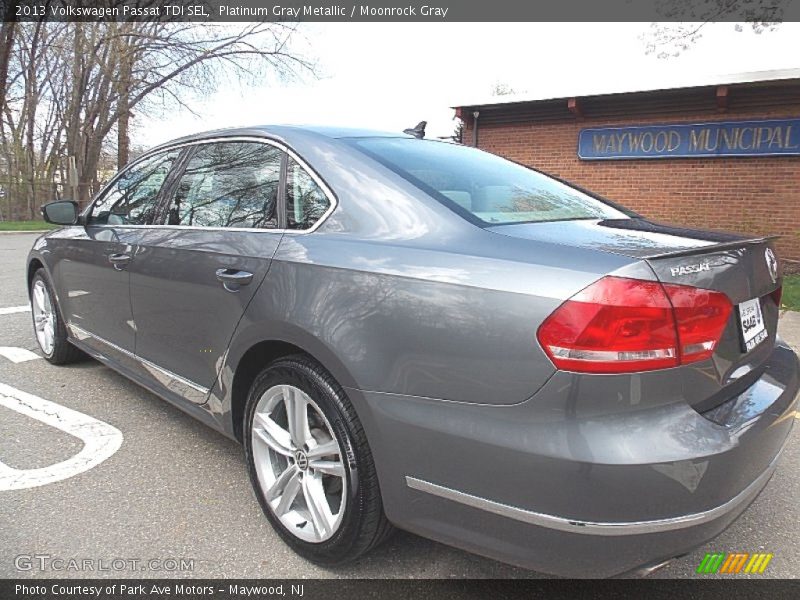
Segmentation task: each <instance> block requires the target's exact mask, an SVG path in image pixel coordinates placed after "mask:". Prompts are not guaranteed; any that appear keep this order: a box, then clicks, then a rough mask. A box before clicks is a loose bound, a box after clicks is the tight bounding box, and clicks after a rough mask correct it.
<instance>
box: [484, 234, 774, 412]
mask: <svg viewBox="0 0 800 600" xmlns="http://www.w3.org/2000/svg"><path fill="white" fill-rule="evenodd" d="M489 229H490V230H492V231H494V232H495V233H500V234H503V235H511V236H514V237H523V238H528V239H534V240H537V241H541V242H550V243H553V244H569V245H575V246H579V247H583V248H587V249H594V250H597V251H602V252H612V253H615V254H621V255H625V256H629V257H631V258H635V259H639V260H642V261H643V262H645V263H646V264H647V265H649V266H650V268H651V269H652V271H653V272H654V273H655V275H656V277H657V278H658V280H659V281H661V282H662V283H665V284H678V285H686V286H693V287H698V288H704V289H710V290H715V291H718V292H722V293H724V294H725V295H726V296H727V297H728V299H729V300H730V301H731V303H732V305H733V310H732V312H731V315H730V318H729V320H728V323H727V325H726V327H725V330H724V332H723V335H722V338H721V339H720V341H719V343H718V344H717V346H716V347H715V351H714V354H713V356H712V359H711V360H710V361H705V362H703V363H697V364H696V365H689V366H687V369H688V371H694V374H691V373H689V374H687V375H685V377H686V381H687V397H688V398H689V399H690V403H692V404H693V406H695V407H696V408H698V410H704V409H710V408H713V406H714V405H716V404H719V403H720V402H721V401H724V400H725V399H726V398H728V397H730V396H731V395H732V394H733V393H735V392H736V388H737V387H741V388H742V389H744V388H745V387H747V384H748V382H750V381H751V380H754V379H755V378H756V377H758V376H759V375H760V374H761V371H762V369H761V367H762V366H763V364H764V363H765V362H766V360H767V358H768V357H769V355H770V353H771V351H772V348H773V347H774V344H775V337H776V334H777V324H778V312H779V311H778V304H777V302H776V290H777V289H778V288H779V287H780V284H781V276H780V267H779V265H778V262H777V259H776V258H775V251H774V248H773V238H766V237H756V238H747V237H742V236H738V235H735V234H728V233H718V232H708V231H698V230H691V229H683V228H678V227H673V226H669V225H662V224H659V223H653V222H650V221H647V220H645V219H641V218H632V219H615V220H605V221H598V220H577V221H558V222H545V223H527V224H515V225H503V226H495V227H491V228H489ZM759 313H760V319H759V318H758V316H759ZM762 326H763V332H762V331H761V327H762ZM687 369H684V371H686V370H687ZM709 376H713V379H714V380H715V382H716V385H715V386H707V385H705V383H703V380H704V379H705V380H706V381H708V379H709ZM692 398H694V399H695V400H694V401H692Z"/></svg>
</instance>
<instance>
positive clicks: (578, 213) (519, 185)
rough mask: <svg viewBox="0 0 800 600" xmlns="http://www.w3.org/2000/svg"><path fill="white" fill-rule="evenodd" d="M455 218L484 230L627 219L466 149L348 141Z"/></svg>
mask: <svg viewBox="0 0 800 600" xmlns="http://www.w3.org/2000/svg"><path fill="white" fill-rule="evenodd" d="M349 141H350V142H351V143H352V144H353V145H355V146H356V147H357V148H359V149H360V150H361V151H362V152H364V153H365V154H367V155H369V156H371V157H372V158H374V159H376V160H377V161H379V162H381V163H382V164H384V165H386V166H387V167H389V168H390V169H392V170H393V171H395V172H396V173H398V174H399V175H401V176H402V177H404V178H405V179H407V180H408V181H410V182H411V183H413V184H414V185H416V186H417V187H419V188H420V189H422V190H424V191H425V192H427V193H428V194H430V195H431V196H433V197H434V198H436V199H437V200H439V201H440V202H442V203H443V204H446V205H447V206H449V207H450V208H452V209H453V210H455V211H456V212H457V213H459V214H461V215H462V216H465V217H467V218H469V219H470V220H471V221H475V220H477V221H478V223H479V224H483V225H503V224H511V223H536V222H540V221H566V220H573V219H619V218H624V217H626V216H627V215H626V214H625V213H624V212H622V211H620V210H618V209H616V208H613V207H612V206H609V205H608V204H606V203H604V202H601V201H600V200H597V199H596V198H592V197H591V196H587V195H586V194H584V193H582V192H580V191H578V190H576V189H574V188H571V187H569V186H568V185H565V184H563V183H561V182H559V181H556V180H555V179H552V178H550V177H547V176H546V175H543V174H541V173H537V172H536V171H533V170H531V169H528V168H527V167H524V166H522V165H518V164H517V163H514V162H511V161H508V160H505V159H504V158H500V157H499V156H495V155H494V154H489V153H488V152H483V151H481V150H477V149H475V148H470V147H468V146H462V145H459V144H450V143H446V142H436V141H433V140H416V139H411V138H355V139H351V140H349Z"/></svg>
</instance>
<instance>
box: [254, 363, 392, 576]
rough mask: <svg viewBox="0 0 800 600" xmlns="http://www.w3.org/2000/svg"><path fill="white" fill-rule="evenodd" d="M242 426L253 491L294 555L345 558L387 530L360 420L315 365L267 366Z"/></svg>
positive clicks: (331, 561)
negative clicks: (293, 551)
mask: <svg viewBox="0 0 800 600" xmlns="http://www.w3.org/2000/svg"><path fill="white" fill-rule="evenodd" d="M244 429H245V431H244V446H245V453H246V456H247V463H248V470H249V473H250V478H251V481H252V483H253V487H254V489H255V493H256V496H257V497H258V500H259V502H260V503H261V507H262V509H263V511H264V513H265V514H266V516H267V518H268V519H269V520H270V522H271V523H272V526H273V527H274V528H275V530H276V531H277V532H278V533H279V534H280V536H281V537H282V538H283V539H284V541H286V543H287V544H289V546H291V547H292V548H293V549H294V550H295V551H296V552H297V553H298V554H300V555H301V556H303V557H305V558H307V559H309V560H312V561H315V562H319V563H323V564H336V563H342V562H346V561H349V560H353V559H355V558H357V557H358V556H360V555H362V554H363V553H365V552H367V551H368V550H370V549H371V548H373V547H374V546H376V545H377V544H379V543H380V542H381V541H383V540H384V539H385V538H386V537H387V536H388V534H389V533H390V532H391V530H392V528H391V525H390V524H389V522H388V521H387V520H386V517H385V516H384V513H383V504H382V502H381V497H380V489H379V487H378V480H377V476H376V473H375V465H374V462H373V460H372V453H371V452H370V449H369V445H368V444H367V440H366V437H365V435H364V430H363V429H362V427H361V423H360V422H359V420H358V417H357V416H356V414H355V411H354V410H353V407H352V406H351V404H350V401H349V400H348V398H347V395H346V394H345V393H344V390H343V389H342V388H341V387H340V386H339V385H338V383H336V381H335V380H334V379H333V378H332V377H331V376H330V374H328V373H327V372H326V371H325V370H324V369H322V367H320V366H319V365H318V364H317V363H316V362H314V361H312V360H310V359H308V358H306V357H303V356H293V357H288V358H283V359H279V360H277V361H275V362H274V363H272V364H271V365H269V366H268V367H267V368H266V369H264V370H263V371H262V372H261V373H260V374H259V375H258V377H256V379H255V381H254V383H253V385H252V387H251V390H250V395H249V397H248V402H247V409H246V411H245V428H244Z"/></svg>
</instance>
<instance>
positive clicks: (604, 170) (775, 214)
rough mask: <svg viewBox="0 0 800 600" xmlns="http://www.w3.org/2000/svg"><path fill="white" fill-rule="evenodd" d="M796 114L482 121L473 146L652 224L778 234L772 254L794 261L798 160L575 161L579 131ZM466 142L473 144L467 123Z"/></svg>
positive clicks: (798, 232)
mask: <svg viewBox="0 0 800 600" xmlns="http://www.w3.org/2000/svg"><path fill="white" fill-rule="evenodd" d="M798 116H800V99H799V100H798V102H797V104H796V105H793V106H791V105H790V106H784V107H781V108H764V109H759V110H753V109H747V110H740V111H737V110H729V111H728V112H725V113H719V112H716V111H713V110H712V111H706V112H702V113H694V114H680V115H675V114H671V115H663V114H662V115H657V114H649V115H647V116H644V117H643V116H636V117H633V118H620V117H616V118H611V119H610V118H608V117H606V118H578V117H574V118H568V119H561V120H556V121H549V122H548V121H545V122H539V123H537V122H530V121H529V122H518V123H517V122H515V123H512V124H491V123H489V124H483V123H480V121H479V129H478V133H479V138H478V146H479V147H480V148H482V149H484V150H488V151H490V152H494V153H496V154H500V155H502V156H506V157H508V158H511V159H513V160H516V161H519V162H522V163H525V164H528V165H530V166H533V167H536V168H537V169H541V170H543V171H545V172H547V173H551V174H553V175H557V176H559V177H562V178H564V179H566V180H568V181H573V182H575V183H576V184H578V185H581V186H583V187H585V188H587V189H590V190H593V191H595V192H597V193H599V194H602V195H603V196H605V197H607V198H609V199H611V200H614V201H617V202H619V203H620V204H623V205H625V206H628V207H629V208H632V209H633V210H635V211H637V212H638V213H640V214H642V215H644V216H646V217H648V218H652V219H655V220H658V221H664V222H671V223H677V224H680V225H685V226H692V227H698V228H705V229H718V230H726V231H736V232H742V233H749V234H761V235H764V234H779V235H782V236H783V237H782V238H781V239H780V240H779V241H778V246H777V247H778V252H779V253H780V254H781V256H782V257H783V258H785V259H793V260H800V157H739V158H691V159H686V158H681V159H649V160H615V161H581V160H579V159H578V157H577V144H578V132H579V131H580V130H581V129H583V128H585V127H602V126H611V127H613V126H624V125H647V124H661V123H692V122H707V121H714V120H721V121H725V120H738V119H748V118H755V119H762V118H780V117H798ZM464 143H466V144H471V143H472V124H471V122H470V121H467V123H466V129H465V132H464Z"/></svg>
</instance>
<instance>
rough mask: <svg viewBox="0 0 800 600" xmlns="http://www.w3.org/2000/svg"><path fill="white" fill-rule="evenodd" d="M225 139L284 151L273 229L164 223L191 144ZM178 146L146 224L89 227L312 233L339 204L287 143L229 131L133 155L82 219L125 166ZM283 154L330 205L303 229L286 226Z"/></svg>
mask: <svg viewBox="0 0 800 600" xmlns="http://www.w3.org/2000/svg"><path fill="white" fill-rule="evenodd" d="M225 142H255V143H259V144H266V145H268V146H272V147H274V148H277V149H279V150H281V151H282V152H283V153H284V156H283V158H282V160H281V173H280V184H279V188H278V207H277V210H278V227H276V228H274V229H257V228H251V227H203V226H199V225H168V224H166V223H164V222H163V221H164V220H165V219H166V216H167V210H168V208H169V203H170V202H171V201H172V198H173V195H174V193H175V192H176V191H177V185H178V182H179V181H180V179H181V177H182V176H183V174H184V172H185V170H186V165H187V164H188V162H189V160H190V159H191V157H192V155H193V154H194V152H195V148H196V147H197V146H200V145H204V144H214V143H225ZM178 149H179V150H181V153H180V154H179V155H178V158H177V159H176V160H175V162H174V163H173V165H172V168H171V169H170V172H169V174H168V175H167V177H166V179H165V180H164V183H163V185H162V186H161V189H160V190H159V194H158V200H157V204H156V209H155V214H156V218H155V219H154V222H153V223H150V224H148V225H92V227H102V228H112V227H114V228H137V229H140V228H148V229H154V228H165V229H187V230H203V231H250V232H253V233H280V234H285V233H290V234H297V235H305V234H309V233H313V232H314V231H316V230H317V229H319V228H320V227H321V226H322V224H323V223H324V222H325V221H327V220H328V217H330V215H331V214H332V213H333V211H334V210H336V208H338V206H339V199H338V198H337V196H336V194H334V193H333V191H332V190H331V188H330V187H329V186H328V184H327V183H326V182H325V180H324V179H323V178H322V177H321V176H320V175H319V173H317V171H316V170H315V169H314V168H313V167H311V166H310V165H309V164H308V162H306V161H305V160H304V159H303V158H302V157H301V156H300V155H299V154H297V152H295V151H294V150H293V149H292V148H290V147H289V146H287V145H286V144H284V143H281V142H279V141H277V140H274V139H272V138H268V137H260V136H252V135H231V136H217V137H209V138H201V139H196V140H191V141H188V142H178V143H175V144H170V145H167V146H161V147H158V148H155V149H153V150H151V151H150V152H147V153H145V154H143V155H142V156H140V157H139V158H137V159H136V160H135V161H134V162H132V163H130V164H128V165H126V166H125V168H124V169H122V170H121V171H120V172H119V173H117V174H116V175H115V176H114V177H113V179H112V180H111V181H110V182H109V183H108V184H107V185H106V186H105V187H104V188H103V189H102V190H100V192H99V193H98V194H97V196H95V198H94V199H93V200H92V202H90V203H89V205H88V206H87V207H86V209H85V210H84V211H83V213H81V217H82V219H84V222H85V219H86V218H87V217H88V215H89V214H91V211H92V209H93V207H94V205H95V203H97V202H99V201H100V200H101V199H102V198H103V197H104V196H105V194H106V192H107V190H109V189H110V188H111V187H112V186H113V185H114V184H115V183H116V182H117V180H118V179H119V178H120V177H122V176H123V175H124V174H125V173H126V172H127V171H128V170H129V169H132V168H134V167H135V166H136V165H137V164H138V163H140V162H141V161H144V160H146V159H148V158H151V157H153V156H156V155H158V154H160V153H162V152H169V151H171V150H178ZM287 157H291V158H292V159H294V161H295V162H297V164H299V165H300V167H301V168H302V169H303V170H304V171H305V172H306V173H308V175H309V176H310V177H311V178H312V179H313V180H314V182H315V183H316V184H317V185H318V186H319V187H320V189H321V190H322V192H323V193H324V194H325V195H326V196H327V198H328V201H329V203H330V206H328V209H327V210H326V211H325V212H324V213H323V214H322V215H321V216H320V218H319V219H317V220H316V221H315V222H314V223H313V224H312V225H311V227H308V228H307V229H287V228H286V224H287V218H288V215H287V214H286V208H287V207H286V183H287V164H288V160H287Z"/></svg>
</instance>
